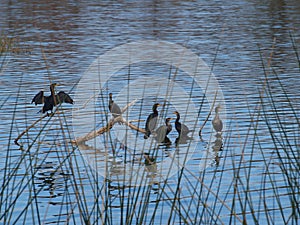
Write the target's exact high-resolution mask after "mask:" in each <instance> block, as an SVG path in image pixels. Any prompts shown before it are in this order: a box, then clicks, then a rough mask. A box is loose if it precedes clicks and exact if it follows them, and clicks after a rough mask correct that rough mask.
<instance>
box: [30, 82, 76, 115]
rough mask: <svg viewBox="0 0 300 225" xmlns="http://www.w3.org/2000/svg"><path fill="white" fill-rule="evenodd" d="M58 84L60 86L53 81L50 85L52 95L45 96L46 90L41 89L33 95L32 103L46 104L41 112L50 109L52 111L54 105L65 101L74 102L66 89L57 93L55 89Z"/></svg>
mask: <svg viewBox="0 0 300 225" xmlns="http://www.w3.org/2000/svg"><path fill="white" fill-rule="evenodd" d="M56 86H59V84H57V83H53V84H51V85H50V92H51V95H49V96H44V91H40V92H39V93H37V94H36V95H35V96H34V97H33V99H32V101H31V103H35V105H38V104H44V106H43V108H42V110H41V111H40V112H42V113H45V112H48V111H51V112H52V110H53V107H54V106H57V105H59V104H61V103H63V102H66V103H69V104H73V103H74V102H73V99H72V98H71V97H70V96H69V95H68V94H67V93H65V92H64V91H60V92H59V93H58V94H57V95H56V94H55V90H54V88H55V87H56Z"/></svg>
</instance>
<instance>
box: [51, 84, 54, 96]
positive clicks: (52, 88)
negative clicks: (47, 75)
mask: <svg viewBox="0 0 300 225" xmlns="http://www.w3.org/2000/svg"><path fill="white" fill-rule="evenodd" d="M50 92H51V95H52V96H55V91H54V85H50Z"/></svg>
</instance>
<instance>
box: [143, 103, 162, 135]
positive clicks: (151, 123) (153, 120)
mask: <svg viewBox="0 0 300 225" xmlns="http://www.w3.org/2000/svg"><path fill="white" fill-rule="evenodd" d="M158 106H160V104H159V103H155V104H154V105H153V106H152V111H153V113H151V114H150V115H149V116H148V118H147V120H146V124H145V130H146V133H145V135H144V139H147V138H148V137H149V136H150V134H151V133H152V132H153V130H154V129H155V127H156V124H157V117H158V111H157V107H158Z"/></svg>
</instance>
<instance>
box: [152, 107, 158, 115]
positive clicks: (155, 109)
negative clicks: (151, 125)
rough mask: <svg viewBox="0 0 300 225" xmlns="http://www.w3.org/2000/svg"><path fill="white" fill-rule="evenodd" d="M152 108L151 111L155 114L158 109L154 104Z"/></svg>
mask: <svg viewBox="0 0 300 225" xmlns="http://www.w3.org/2000/svg"><path fill="white" fill-rule="evenodd" d="M152 110H153V112H154V113H155V114H157V113H158V111H157V107H156V106H154V107H153V109H152Z"/></svg>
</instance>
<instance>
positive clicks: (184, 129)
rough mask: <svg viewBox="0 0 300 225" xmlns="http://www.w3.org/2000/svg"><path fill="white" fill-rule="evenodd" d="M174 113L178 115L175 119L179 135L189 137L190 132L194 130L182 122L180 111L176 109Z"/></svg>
mask: <svg viewBox="0 0 300 225" xmlns="http://www.w3.org/2000/svg"><path fill="white" fill-rule="evenodd" d="M174 114H175V115H176V116H177V118H176V120H175V128H176V130H177V132H178V136H179V137H188V136H187V135H188V133H190V132H192V130H190V129H189V128H188V127H187V126H186V125H185V124H183V123H180V122H179V120H180V114H179V112H177V111H175V112H174Z"/></svg>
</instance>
